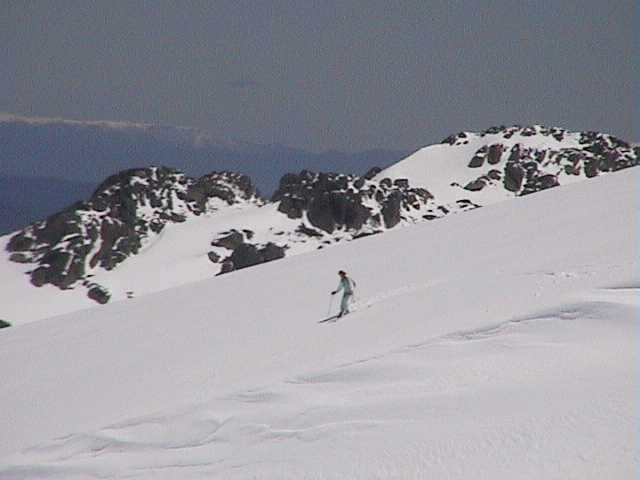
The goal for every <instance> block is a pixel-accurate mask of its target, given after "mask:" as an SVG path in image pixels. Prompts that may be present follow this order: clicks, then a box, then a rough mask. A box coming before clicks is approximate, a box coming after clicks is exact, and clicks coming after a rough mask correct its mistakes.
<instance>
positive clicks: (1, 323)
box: [0, 320, 11, 328]
mask: <svg viewBox="0 0 640 480" xmlns="http://www.w3.org/2000/svg"><path fill="white" fill-rule="evenodd" d="M10 326H11V324H10V323H9V322H7V321H5V320H0V328H7V327H10Z"/></svg>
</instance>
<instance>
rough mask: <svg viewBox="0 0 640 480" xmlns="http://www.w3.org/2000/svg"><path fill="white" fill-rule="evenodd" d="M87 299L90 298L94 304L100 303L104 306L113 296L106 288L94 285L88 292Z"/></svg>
mask: <svg viewBox="0 0 640 480" xmlns="http://www.w3.org/2000/svg"><path fill="white" fill-rule="evenodd" d="M87 297H89V298H90V299H91V300H93V301H94V302H98V303H99V304H101V305H104V304H105V303H107V302H108V301H109V299H110V298H111V294H110V293H109V291H108V290H107V289H105V288H104V287H101V286H100V285H94V286H93V287H92V288H90V289H89V291H88V292H87Z"/></svg>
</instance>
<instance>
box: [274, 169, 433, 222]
mask: <svg viewBox="0 0 640 480" xmlns="http://www.w3.org/2000/svg"><path fill="white" fill-rule="evenodd" d="M373 172H376V170H372V171H370V172H369V173H368V174H367V175H366V176H365V177H358V176H355V175H343V174H335V173H313V172H309V171H306V170H305V171H302V172H300V174H298V175H295V174H289V175H285V176H284V177H283V178H282V180H281V181H280V187H279V188H278V190H277V191H276V192H275V193H274V195H273V198H272V199H271V200H272V201H273V202H278V211H280V212H282V213H284V214H285V215H287V217H289V218H291V219H302V218H303V217H306V219H307V220H308V221H309V223H310V224H311V226H312V227H315V228H317V229H318V230H321V231H323V232H326V233H329V234H331V233H333V232H334V231H336V230H348V231H353V232H355V233H358V232H359V231H360V230H361V229H362V228H363V227H364V226H365V225H368V226H371V227H374V228H375V227H379V228H392V227H394V226H395V225H397V224H398V223H399V222H400V221H401V220H402V218H403V215H404V214H405V213H409V212H411V211H417V210H420V209H421V208H423V207H424V206H425V205H426V204H427V203H428V202H429V201H430V200H431V199H432V198H433V196H432V195H431V194H430V193H429V192H428V191H427V190H426V189H424V188H414V187H411V186H410V185H409V180H408V179H396V180H395V181H392V180H391V179H389V178H385V179H382V180H380V181H379V182H376V181H374V180H372V178H373V176H374V175H375V174H374V173H373ZM367 177H369V178H367Z"/></svg>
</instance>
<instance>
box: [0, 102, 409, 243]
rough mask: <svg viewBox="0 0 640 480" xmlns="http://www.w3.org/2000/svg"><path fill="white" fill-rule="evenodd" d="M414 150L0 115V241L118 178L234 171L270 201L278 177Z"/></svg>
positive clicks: (386, 159)
mask: <svg viewBox="0 0 640 480" xmlns="http://www.w3.org/2000/svg"><path fill="white" fill-rule="evenodd" d="M409 153H411V151H409V150H404V151H395V150H371V151H365V152H356V153H349V152H340V151H327V152H322V153H313V152H307V151H304V150H300V149H295V148H289V147H286V146H283V145H278V144H271V145H260V144H253V143H248V142H225V141H222V140H217V139H214V138H212V137H211V135H209V134H207V133H206V132H203V131H202V130H198V129H195V128H189V127H174V126H158V125H147V124H137V123H128V122H106V121H105V122H91V121H73V120H64V119H52V118H33V117H21V116H16V115H9V114H0V165H1V168H0V186H1V187H3V188H2V189H1V193H0V234H2V233H8V232H10V231H13V230H16V229H18V228H22V227H24V226H26V225H27V224H29V223H31V222H33V221H35V220H39V219H42V218H44V217H46V216H47V215H50V214H52V213H54V212H55V211H57V210H59V209H60V208H62V207H63V206H66V205H69V204H71V203H73V202H75V201H77V200H81V199H84V198H87V197H88V196H89V194H90V193H91V192H92V191H93V189H95V187H97V185H98V184H99V183H100V182H101V181H102V180H103V179H104V178H106V177H107V176H109V175H111V174H112V173H113V172H117V171H121V170H125V169H129V168H137V167H145V166H148V165H157V166H167V167H172V168H177V169H179V170H181V171H184V172H186V173H187V174H189V175H193V176H201V175H205V174H207V173H209V172H212V171H220V170H233V171H236V172H239V173H243V174H245V175H249V176H250V177H251V178H252V179H253V180H254V182H255V185H256V187H257V188H258V190H259V191H260V192H263V194H265V195H267V196H268V195H271V194H272V193H273V191H274V190H275V189H276V187H277V185H278V181H279V180H280V177H282V175H284V174H285V173H287V172H292V171H300V170H303V169H310V170H322V171H340V172H344V173H355V174H362V173H364V172H365V171H367V170H368V169H369V168H370V167H372V166H374V165H377V166H381V167H386V166H389V165H391V164H393V163H395V162H397V161H399V160H401V159H402V158H404V157H406V156H407V155H408V154H409Z"/></svg>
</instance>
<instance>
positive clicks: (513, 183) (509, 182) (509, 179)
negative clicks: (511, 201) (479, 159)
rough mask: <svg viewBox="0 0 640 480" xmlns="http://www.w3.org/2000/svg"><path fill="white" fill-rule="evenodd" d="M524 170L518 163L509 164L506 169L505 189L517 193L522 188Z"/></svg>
mask: <svg viewBox="0 0 640 480" xmlns="http://www.w3.org/2000/svg"><path fill="white" fill-rule="evenodd" d="M524 173H525V172H524V169H523V168H522V167H521V166H520V165H519V164H517V163H507V166H506V167H505V169H504V188H506V189H507V190H509V191H510V192H517V191H519V190H520V187H521V186H522V180H523V179H524Z"/></svg>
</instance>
